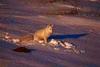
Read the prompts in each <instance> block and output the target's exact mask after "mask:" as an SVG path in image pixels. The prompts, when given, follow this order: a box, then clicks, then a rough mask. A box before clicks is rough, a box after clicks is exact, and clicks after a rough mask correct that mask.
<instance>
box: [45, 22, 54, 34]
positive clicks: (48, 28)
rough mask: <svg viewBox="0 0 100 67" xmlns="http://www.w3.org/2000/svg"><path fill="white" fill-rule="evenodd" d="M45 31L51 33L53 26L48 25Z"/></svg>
mask: <svg viewBox="0 0 100 67" xmlns="http://www.w3.org/2000/svg"><path fill="white" fill-rule="evenodd" d="M46 30H47V32H48V33H50V34H51V33H52V32H53V25H52V24H48V25H47V27H46Z"/></svg>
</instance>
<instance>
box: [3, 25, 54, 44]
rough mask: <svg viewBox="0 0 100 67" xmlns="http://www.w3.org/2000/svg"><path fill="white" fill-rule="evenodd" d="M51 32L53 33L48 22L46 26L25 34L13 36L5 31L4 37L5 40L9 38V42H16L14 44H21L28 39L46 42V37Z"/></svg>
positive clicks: (51, 26)
mask: <svg viewBox="0 0 100 67" xmlns="http://www.w3.org/2000/svg"><path fill="white" fill-rule="evenodd" d="M52 33H53V25H52V24H48V25H47V26H46V27H44V28H42V29H39V30H37V31H36V32H34V33H31V34H27V35H25V36H21V37H17V38H15V37H14V36H12V35H11V34H9V33H6V35H5V36H4V38H5V39H7V40H10V41H11V42H13V43H16V44H23V43H27V42H29V41H34V42H44V43H47V41H48V37H49V36H50V35H51V34H52Z"/></svg>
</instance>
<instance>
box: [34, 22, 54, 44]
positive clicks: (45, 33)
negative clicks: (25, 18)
mask: <svg viewBox="0 0 100 67" xmlns="http://www.w3.org/2000/svg"><path fill="white" fill-rule="evenodd" d="M52 33H53V25H52V24H48V25H47V26H46V27H45V28H42V29H40V30H38V31H36V32H35V33H34V41H38V42H39V41H41V40H42V41H44V43H47V41H48V37H49V36H50V35H51V34H52Z"/></svg>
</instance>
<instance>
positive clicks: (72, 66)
mask: <svg viewBox="0 0 100 67" xmlns="http://www.w3.org/2000/svg"><path fill="white" fill-rule="evenodd" d="M70 1H71V0H70ZM77 1H78V0H77ZM38 2H41V0H37V1H35V0H33V1H32V0H30V1H29V0H0V32H9V33H11V34H12V35H14V36H15V37H20V36H24V35H26V34H29V33H32V32H35V31H36V30H37V29H40V28H42V27H45V26H46V24H49V23H52V24H54V28H53V30H54V33H53V34H52V36H51V37H50V39H52V38H54V39H59V40H66V41H68V42H70V43H73V44H75V45H77V47H78V48H79V49H82V50H85V53H83V54H75V53H72V52H66V51H65V52H64V51H55V50H53V49H51V48H48V47H46V48H45V47H42V46H39V44H36V45H35V46H34V47H32V48H30V47H27V48H29V49H31V51H30V52H27V53H24V52H15V51H13V49H15V48H16V47H18V46H17V45H15V44H12V43H9V42H6V41H3V40H0V67H100V59H99V58H100V20H99V19H98V18H99V17H100V14H99V11H100V9H99V7H100V5H99V4H100V2H99V0H97V1H91V0H84V1H82V0H81V5H80V6H79V5H77V7H84V10H85V9H86V10H87V9H88V8H89V12H91V11H92V9H93V13H94V14H93V15H91V14H89V16H86V14H84V16H83V14H82V15H74V16H73V15H69V14H68V15H62V12H59V10H63V9H61V8H62V7H63V8H67V7H69V6H68V5H66V4H69V5H70V3H66V4H63V3H58V2H57V3H55V2H54V3H53V4H52V5H50V3H49V4H46V3H47V2H43V3H38ZM72 5H74V4H72ZM52 6H53V7H52ZM75 6H76V5H75ZM54 7H55V8H57V9H55V8H54ZM70 8H71V7H70ZM94 10H96V11H97V12H98V15H96V16H95V14H96V13H95V11H94ZM49 11H50V12H49ZM56 11H57V14H56ZM82 11H83V10H82ZM59 13H61V15H60V14H59ZM82 13H88V11H83V12H82ZM80 14H81V12H80ZM90 15H91V16H92V17H91V16H90Z"/></svg>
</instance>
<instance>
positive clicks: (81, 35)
mask: <svg viewBox="0 0 100 67" xmlns="http://www.w3.org/2000/svg"><path fill="white" fill-rule="evenodd" d="M86 35H88V33H81V34H68V35H66V34H65V35H51V36H50V37H49V39H67V38H72V39H77V38H80V37H83V36H86Z"/></svg>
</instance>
